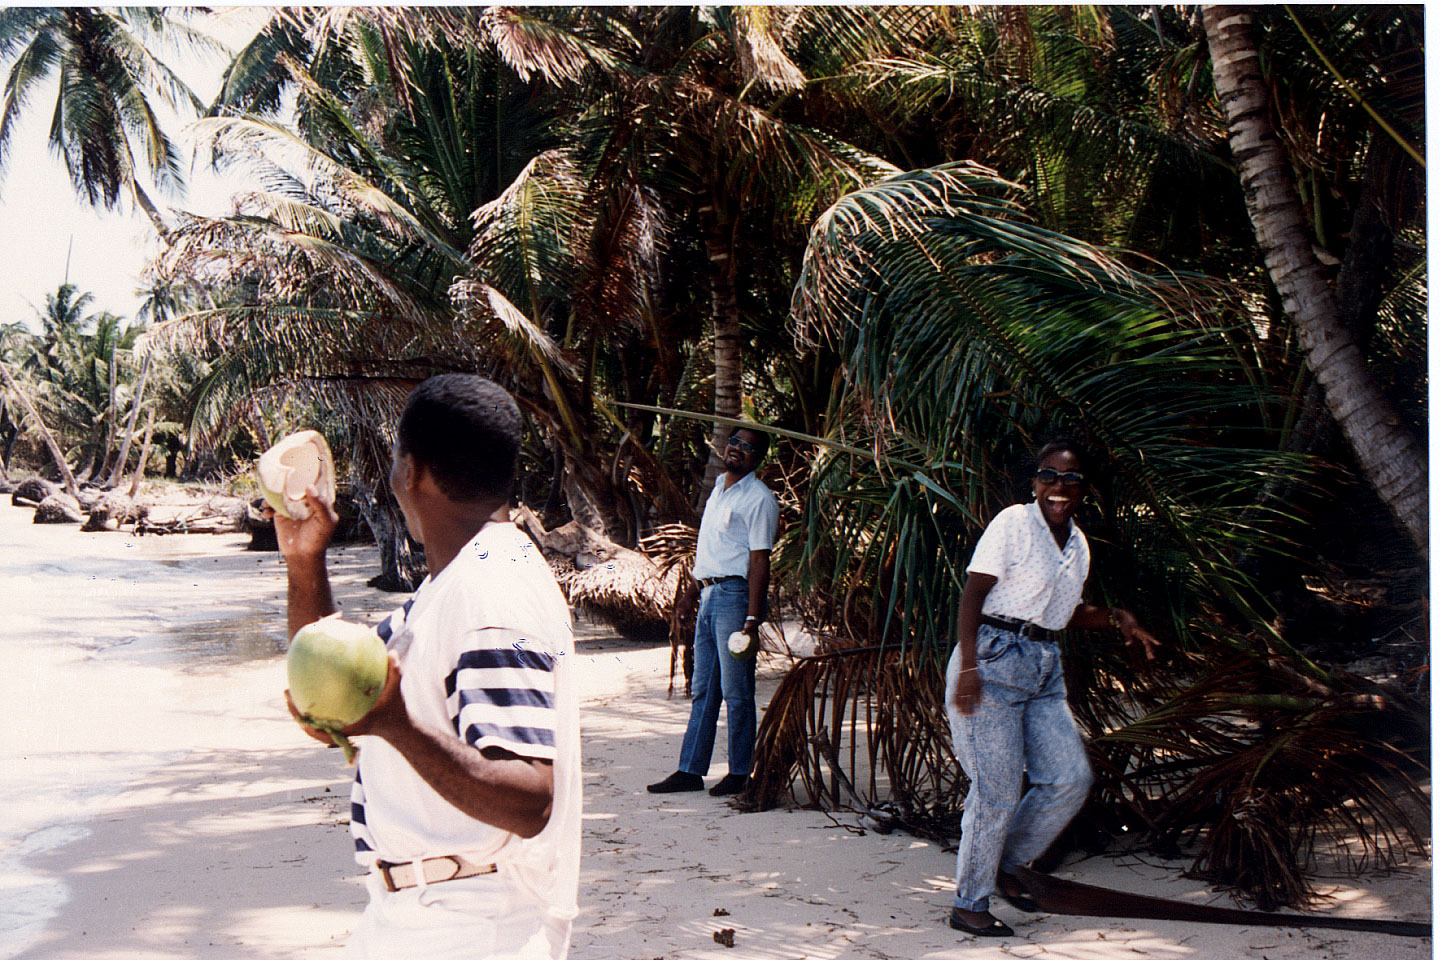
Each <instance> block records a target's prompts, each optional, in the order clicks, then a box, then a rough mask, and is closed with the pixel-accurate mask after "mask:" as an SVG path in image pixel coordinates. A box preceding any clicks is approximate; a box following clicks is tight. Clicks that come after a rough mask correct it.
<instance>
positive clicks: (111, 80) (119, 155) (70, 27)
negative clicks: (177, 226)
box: [0, 7, 215, 236]
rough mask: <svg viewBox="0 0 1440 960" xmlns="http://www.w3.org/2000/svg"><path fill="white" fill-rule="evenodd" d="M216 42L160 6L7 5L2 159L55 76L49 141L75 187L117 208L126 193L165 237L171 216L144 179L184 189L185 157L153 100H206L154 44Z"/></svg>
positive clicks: (0, 35)
mask: <svg viewBox="0 0 1440 960" xmlns="http://www.w3.org/2000/svg"><path fill="white" fill-rule="evenodd" d="M177 41H178V42H180V43H184V44H186V45H189V46H192V47H201V48H204V47H214V46H215V44H214V42H213V41H211V40H209V39H208V38H206V37H204V36H203V35H201V34H199V33H198V32H196V31H195V30H193V29H191V28H190V27H189V26H188V25H187V24H186V23H184V22H183V20H180V19H178V18H177V17H176V16H175V15H174V14H172V13H170V12H168V11H165V10H162V9H160V8H143V7H133V8H132V7H125V8H116V9H99V8H95V7H12V8H8V9H5V10H0V59H12V58H13V61H14V62H13V64H12V66H11V68H10V72H9V74H8V75H7V77H6V83H5V98H4V105H3V107H0V165H3V164H4V163H6V162H8V161H9V160H10V157H9V156H8V155H7V153H6V147H7V145H8V143H9V140H10V136H11V134H12V133H13V131H14V128H15V124H16V122H17V121H18V120H19V117H20V115H21V114H22V113H23V112H24V111H25V110H26V109H27V108H28V107H29V101H30V98H31V97H32V96H33V95H34V92H35V90H36V88H37V87H38V85H39V84H41V83H42V82H45V81H46V80H48V79H50V78H52V77H54V78H56V79H58V81H59V92H58V94H57V97H56V101H55V107H54V109H53V111H52V114H53V119H52V121H51V124H50V145H51V147H52V149H54V150H55V152H57V153H59V154H60V155H61V156H62V157H64V158H65V169H66V170H67V171H68V172H69V174H70V181H71V183H73V184H74V186H75V190H76V192H77V193H80V194H82V195H83V196H84V197H85V198H86V199H87V200H88V201H89V202H90V203H91V205H93V206H103V207H104V208H106V209H112V208H113V207H114V206H115V205H116V204H117V203H118V202H119V199H120V196H121V193H122V192H126V193H129V194H130V195H131V197H132V199H133V200H134V203H135V205H136V207H138V208H139V209H141V210H143V211H144V212H145V215H146V216H147V217H149V218H150V222H151V223H152V224H153V225H154V227H155V230H156V232H157V233H158V234H160V235H161V236H164V235H165V233H166V231H167V229H168V228H167V226H166V223H165V219H164V217H162V216H161V214H160V211H159V210H158V209H157V208H156V207H155V204H154V202H153V201H152V200H151V198H150V195H149V193H147V191H146V190H145V188H144V187H143V186H141V184H140V180H139V171H140V169H141V164H140V163H138V162H137V160H136V153H137V152H138V153H141V154H142V155H143V157H144V168H145V169H147V170H148V171H149V173H150V175H151V176H152V177H154V178H155V182H156V184H158V185H159V186H160V187H161V188H163V189H174V188H178V187H179V186H181V183H182V179H181V160H180V157H179V155H178V154H177V152H176V150H175V147H174V145H173V144H172V143H171V141H170V138H169V136H168V135H166V133H165V132H164V130H162V129H161V127H160V122H159V118H158V117H157V116H156V113H155V108H154V106H153V104H152V98H153V97H158V98H160V100H161V101H162V102H163V103H165V104H166V105H167V106H168V107H170V108H171V109H179V108H180V107H182V106H184V107H188V108H189V109H191V110H192V111H194V112H195V113H197V114H198V113H200V112H201V111H202V110H203V105H202V104H201V103H200V101H199V100H198V99H197V98H196V97H195V95H194V94H193V93H191V92H190V90H189V88H188V87H186V85H185V84H184V83H183V82H182V81H181V80H180V79H179V77H178V76H176V75H175V73H174V72H173V71H172V70H171V69H170V68H169V67H167V66H166V65H165V64H164V63H162V62H161V61H160V60H158V59H157V58H156V57H155V56H154V55H153V53H152V52H151V51H152V48H154V47H156V46H158V45H160V44H163V43H171V42H177Z"/></svg>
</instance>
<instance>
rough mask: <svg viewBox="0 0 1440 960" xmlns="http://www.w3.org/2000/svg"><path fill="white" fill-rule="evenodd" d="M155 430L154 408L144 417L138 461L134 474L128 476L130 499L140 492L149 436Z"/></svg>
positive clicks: (148, 456) (147, 458) (148, 453)
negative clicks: (143, 435) (143, 436)
mask: <svg viewBox="0 0 1440 960" xmlns="http://www.w3.org/2000/svg"><path fill="white" fill-rule="evenodd" d="M154 431H155V408H154V407H151V408H150V415H149V416H148V417H146V418H145V439H144V440H142V441H141V442H140V462H139V463H137V464H135V476H133V477H131V478H130V499H131V500H134V499H135V495H136V494H137V493H139V492H140V481H141V480H144V479H145V464H146V462H147V461H148V460H149V459H150V437H151V436H152V435H153V434H154Z"/></svg>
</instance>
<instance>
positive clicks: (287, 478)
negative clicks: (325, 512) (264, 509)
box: [255, 430, 335, 520]
mask: <svg viewBox="0 0 1440 960" xmlns="http://www.w3.org/2000/svg"><path fill="white" fill-rule="evenodd" d="M255 478H256V479H257V480H258V481H259V482H260V492H261V493H262V494H264V495H265V500H266V501H267V502H268V503H269V504H270V506H272V507H274V508H275V512H276V513H278V514H281V515H282V516H285V517H288V518H290V519H291V520H304V519H305V518H306V517H308V516H310V508H309V507H308V506H306V505H305V488H306V487H312V486H313V487H314V488H315V493H316V494H317V495H318V496H319V497H320V499H321V500H323V501H325V502H326V503H334V502H335V458H334V457H332V456H331V455H330V445H329V444H327V443H326V442H325V438H324V437H323V436H321V435H320V434H319V433H318V432H316V431H314V430H301V431H300V432H299V433H292V434H290V435H289V436H288V437H286V438H285V439H283V440H281V441H280V442H279V443H277V444H275V446H273V447H271V448H270V449H269V450H266V451H265V452H264V453H263V454H261V455H260V459H259V460H258V461H256V463H255Z"/></svg>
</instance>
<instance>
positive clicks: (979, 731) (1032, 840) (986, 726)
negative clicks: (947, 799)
mask: <svg viewBox="0 0 1440 960" xmlns="http://www.w3.org/2000/svg"><path fill="white" fill-rule="evenodd" d="M975 660H976V666H977V668H978V669H979V671H980V683H981V688H980V703H979V705H978V706H976V708H975V710H974V712H973V713H971V714H970V715H969V716H963V715H961V714H960V713H959V712H958V711H957V710H956V709H955V706H954V702H953V701H954V694H955V683H956V681H957V680H958V679H959V676H960V651H959V646H958V645H957V646H956V649H955V652H954V653H952V654H951V656H950V665H949V667H948V669H947V670H946V671H945V712H946V714H947V715H948V717H949V719H950V738H951V742H952V743H953V744H954V747H955V756H956V757H957V758H958V759H959V761H960V766H961V767H962V768H963V769H964V770H965V775H966V776H968V777H969V778H970V792H969V793H968V794H966V796H965V812H964V814H963V816H962V817H961V819H960V830H961V835H960V850H959V853H957V854H956V857H955V906H957V907H959V908H961V909H962V910H973V911H976V912H980V911H985V910H988V909H990V894H991V893H993V892H994V890H995V874H996V871H997V870H1004V871H1006V872H1010V871H1013V870H1014V869H1015V867H1017V866H1021V865H1024V864H1028V863H1029V862H1030V861H1031V860H1034V859H1035V858H1036V857H1038V856H1040V854H1042V853H1044V852H1045V848H1046V847H1048V846H1050V844H1051V843H1052V842H1053V841H1054V840H1055V838H1056V837H1057V836H1059V835H1060V831H1062V830H1064V829H1065V826H1066V824H1068V823H1069V822H1070V821H1071V820H1072V819H1073V818H1074V817H1075V814H1077V813H1079V812H1080V807H1081V806H1083V805H1084V803H1085V797H1086V794H1088V793H1089V791H1090V784H1091V782H1092V781H1093V780H1094V774H1092V773H1091V771H1090V761H1089V760H1088V759H1087V758H1086V756H1085V743H1084V741H1082V740H1081V739H1080V732H1079V731H1078V730H1077V729H1076V727H1075V718H1074V717H1073V716H1071V715H1070V707H1069V706H1068V705H1067V704H1066V703H1065V677H1064V673H1063V672H1062V670H1061V667H1060V650H1059V648H1057V647H1056V646H1055V644H1053V643H1046V642H1041V641H1037V640H1029V639H1025V638H1023V637H1020V636H1018V635H1017V634H1014V633H1010V632H1008V631H1003V630H997V629H996V628H995V627H992V626H989V625H988V624H981V625H980V629H979V631H978V633H977V635H976V644H975ZM1026 773H1028V774H1029V775H1030V789H1029V790H1028V791H1027V792H1026V793H1025V796H1024V799H1021V796H1020V788H1021V783H1022V779H1021V778H1022V776H1023V775H1024V774H1026Z"/></svg>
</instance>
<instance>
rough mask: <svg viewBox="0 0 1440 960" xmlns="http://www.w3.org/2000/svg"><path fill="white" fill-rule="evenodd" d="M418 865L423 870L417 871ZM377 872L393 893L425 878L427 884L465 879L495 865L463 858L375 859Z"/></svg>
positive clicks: (418, 884) (481, 873) (492, 870)
mask: <svg viewBox="0 0 1440 960" xmlns="http://www.w3.org/2000/svg"><path fill="white" fill-rule="evenodd" d="M417 868H418V870H419V871H420V872H418V873H417V872H416V871H417ZM375 871H376V872H377V873H379V874H380V879H382V880H384V881H385V889H386V890H389V891H390V892H391V893H395V892H396V891H397V890H405V889H407V888H409V887H418V886H420V885H421V882H422V880H423V882H424V884H425V885H426V886H428V885H430V884H432V883H444V882H445V881H446V880H464V879H465V878H466V877H478V876H482V875H484V874H487V873H494V872H495V864H493V863H486V864H479V863H471V862H470V861H469V860H466V859H465V858H464V857H431V858H430V859H428V860H411V861H409V862H408V863H388V862H387V861H384V860H376V861H375Z"/></svg>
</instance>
